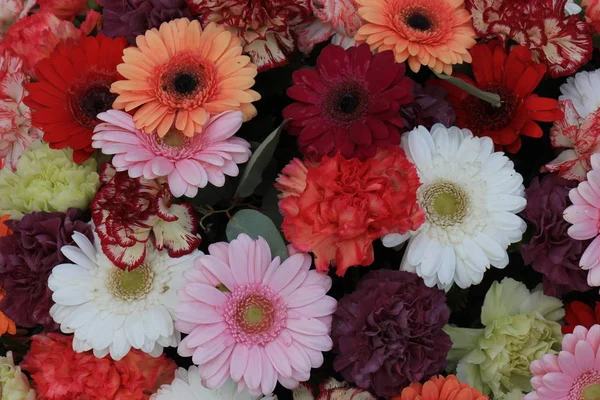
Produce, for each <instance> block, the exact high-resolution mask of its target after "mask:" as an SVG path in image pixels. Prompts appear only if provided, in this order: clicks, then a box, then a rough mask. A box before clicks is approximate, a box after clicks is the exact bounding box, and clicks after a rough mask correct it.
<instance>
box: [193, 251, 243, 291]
mask: <svg viewBox="0 0 600 400" xmlns="http://www.w3.org/2000/svg"><path fill="white" fill-rule="evenodd" d="M200 261H201V262H202V264H203V265H204V267H205V268H206V269H207V270H208V271H210V272H211V273H212V274H213V275H214V276H215V277H216V278H217V279H218V280H219V282H221V283H222V284H223V285H225V287H226V288H228V289H230V290H231V289H233V288H235V287H236V286H237V284H236V282H235V279H234V278H233V274H232V273H231V269H230V268H229V265H227V264H225V263H224V262H223V261H222V260H220V259H218V258H217V257H214V256H212V255H210V256H203V257H201V258H200Z"/></svg>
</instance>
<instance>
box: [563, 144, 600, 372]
mask: <svg viewBox="0 0 600 400" xmlns="http://www.w3.org/2000/svg"><path fill="white" fill-rule="evenodd" d="M591 167H592V170H591V171H590V172H588V173H587V181H585V182H581V183H580V184H579V186H577V187H576V188H574V189H571V191H570V192H569V198H570V199H571V202H572V203H573V205H572V206H569V207H567V208H566V209H565V212H564V214H563V215H564V218H565V220H566V221H567V222H569V223H571V224H573V226H571V227H570V228H569V230H568V234H569V236H571V237H572V238H573V239H577V240H587V239H592V238H595V239H594V241H593V242H592V243H590V245H589V246H588V248H587V249H585V251H584V252H583V255H582V256H581V260H580V261H579V265H580V266H581V268H582V269H584V270H588V271H589V272H588V279H587V280H588V284H589V285H590V286H600V237H599V236H598V233H600V154H598V153H596V154H593V155H592V157H591ZM599 362H600V361H599Z"/></svg>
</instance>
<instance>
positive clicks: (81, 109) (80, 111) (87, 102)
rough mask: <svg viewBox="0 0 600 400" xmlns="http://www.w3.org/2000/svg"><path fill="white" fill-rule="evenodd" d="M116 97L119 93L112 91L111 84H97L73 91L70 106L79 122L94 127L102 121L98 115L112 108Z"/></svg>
mask: <svg viewBox="0 0 600 400" xmlns="http://www.w3.org/2000/svg"><path fill="white" fill-rule="evenodd" d="M116 98H117V95H116V94H113V93H111V92H110V85H103V84H95V85H92V86H88V87H86V88H83V89H80V90H75V91H73V92H72V93H71V95H70V96H69V107H70V108H71V114H72V115H73V117H74V118H75V120H76V121H77V122H79V123H80V124H81V125H83V126H87V127H89V128H93V127H95V126H96V125H98V123H99V122H100V121H99V120H98V118H97V115H98V114H100V113H102V112H105V111H107V110H110V109H111V108H112V104H113V102H114V101H115V99H116Z"/></svg>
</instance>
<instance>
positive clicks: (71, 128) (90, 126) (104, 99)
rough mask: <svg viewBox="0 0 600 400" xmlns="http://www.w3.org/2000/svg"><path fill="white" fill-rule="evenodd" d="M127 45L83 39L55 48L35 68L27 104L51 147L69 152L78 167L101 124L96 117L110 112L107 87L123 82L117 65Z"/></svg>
mask: <svg viewBox="0 0 600 400" xmlns="http://www.w3.org/2000/svg"><path fill="white" fill-rule="evenodd" d="M126 46H127V42H126V41H125V39H123V38H118V39H109V38H107V37H105V36H103V35H98V36H96V37H86V38H84V39H82V40H81V41H80V42H78V43H76V44H73V45H63V46H59V47H58V48H57V49H56V50H55V51H54V52H53V53H52V54H51V55H50V57H48V58H46V59H44V60H42V61H40V63H39V64H38V65H37V67H36V76H37V77H38V78H39V81H38V82H35V83H31V84H29V85H28V86H27V90H28V91H29V96H28V97H27V98H26V99H25V104H26V105H28V106H29V107H30V108H31V110H32V120H33V125H34V126H36V127H38V128H41V129H42V130H43V131H44V141H46V142H48V143H49V144H50V148H52V149H64V148H66V147H70V148H72V149H73V150H74V151H73V160H74V161H75V162H78V163H81V162H84V161H85V160H87V159H88V158H89V157H90V155H91V153H92V152H93V151H94V149H93V148H92V135H93V131H94V127H95V126H96V125H98V124H99V123H100V120H98V119H97V118H96V116H97V115H98V114H99V113H101V112H104V111H106V110H109V109H111V108H112V103H113V101H114V100H115V98H116V95H115V94H113V93H111V92H110V85H111V84H112V83H113V82H115V81H117V80H119V79H122V78H121V76H120V75H119V73H118V72H117V65H118V64H119V63H121V57H122V56H123V49H125V47H126Z"/></svg>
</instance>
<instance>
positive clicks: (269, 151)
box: [235, 121, 287, 197]
mask: <svg viewBox="0 0 600 400" xmlns="http://www.w3.org/2000/svg"><path fill="white" fill-rule="evenodd" d="M286 122H287V121H283V122H282V123H281V125H279V126H278V127H277V129H275V130H274V131H273V132H271V134H270V135H269V136H267V138H266V139H265V140H264V142H262V143H261V144H260V146H258V148H257V149H256V151H255V152H254V154H252V157H251V158H250V161H248V164H246V168H245V169H244V173H243V174H242V177H241V178H240V184H239V186H238V188H237V190H236V192H235V197H248V196H251V195H252V193H254V190H255V189H256V187H257V186H258V185H259V184H260V182H261V181H262V174H263V171H264V170H265V168H266V167H267V165H268V164H269V162H270V161H271V159H272V158H273V154H275V149H276V148H277V143H279V135H280V134H281V130H282V129H283V127H284V125H285V123H286Z"/></svg>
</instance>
